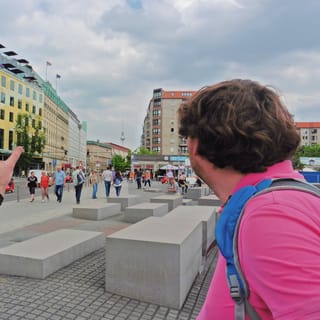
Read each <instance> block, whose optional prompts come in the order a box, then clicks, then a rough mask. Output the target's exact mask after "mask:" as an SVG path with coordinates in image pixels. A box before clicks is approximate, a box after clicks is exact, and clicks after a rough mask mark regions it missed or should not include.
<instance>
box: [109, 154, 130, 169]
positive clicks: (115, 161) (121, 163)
mask: <svg viewBox="0 0 320 320" xmlns="http://www.w3.org/2000/svg"><path fill="white" fill-rule="evenodd" d="M112 166H113V168H114V169H115V170H116V171H121V172H124V171H126V170H127V169H129V168H130V163H129V162H128V159H127V157H121V156H120V155H119V154H115V155H114V156H113V157H112Z"/></svg>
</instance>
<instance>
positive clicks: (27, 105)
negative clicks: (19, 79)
mask: <svg viewBox="0 0 320 320" xmlns="http://www.w3.org/2000/svg"><path fill="white" fill-rule="evenodd" d="M26 111H29V103H26Z"/></svg>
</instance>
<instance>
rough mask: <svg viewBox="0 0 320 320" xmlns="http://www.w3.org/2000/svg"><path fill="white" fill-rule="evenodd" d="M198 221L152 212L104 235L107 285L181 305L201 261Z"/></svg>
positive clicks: (140, 297) (136, 296)
mask: <svg viewBox="0 0 320 320" xmlns="http://www.w3.org/2000/svg"><path fill="white" fill-rule="evenodd" d="M201 246H202V226H201V222H196V221H195V220H184V221H181V223H179V225H177V224H173V223H171V222H170V221H169V220H164V218H155V217H150V218H147V219H145V220H142V221H140V222H138V223H136V224H133V225H131V226H130V227H128V228H126V229H123V230H121V231H118V232H115V233H113V234H112V235H110V236H108V237H107V241H106V282H105V284H106V291H110V292H113V293H116V294H120V295H124V296H127V297H130V298H134V299H138V300H143V301H147V302H151V303H155V304H159V305H163V306H167V307H171V308H177V309H179V308H181V306H182V305H183V302H184V300H185V298H186V296H187V294H188V292H189V290H190V288H191V286H192V283H193V281H194V279H195V277H196V275H197V274H198V271H199V269H200V267H201Z"/></svg>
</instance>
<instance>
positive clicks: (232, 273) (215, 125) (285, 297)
mask: <svg viewBox="0 0 320 320" xmlns="http://www.w3.org/2000/svg"><path fill="white" fill-rule="evenodd" d="M178 114H179V120H180V127H179V133H180V135H181V136H183V137H187V146H188V152H189V156H190V162H191V166H192V168H193V169H194V171H195V172H196V174H197V175H198V176H199V177H200V178H201V179H202V180H203V181H204V182H205V183H207V184H208V186H209V187H210V188H211V189H212V190H213V191H214V193H215V194H216V195H217V196H218V197H219V199H220V200H221V202H222V203H223V205H222V207H221V209H220V216H219V218H218V221H217V225H216V230H215V232H216V240H217V243H218V247H219V256H218V261H217V265H216V269H215V272H214V275H213V278H212V280H211V284H210V287H209V290H208V293H207V297H206V300H205V302H204V305H203V307H202V309H201V311H200V314H199V315H198V318H197V319H198V320H211V319H219V320H220V319H223V320H229V319H230V320H231V319H237V320H238V319H263V320H271V319H277V320H298V319H299V320H302V319H303V320H316V319H320V267H319V266H320V198H319V192H318V191H317V190H313V191H312V192H305V190H303V189H304V187H303V188H300V187H297V186H296V185H297V184H301V185H303V186H305V185H306V186H307V187H308V188H309V187H310V188H311V187H312V186H310V185H308V184H306V183H305V182H304V179H303V176H302V175H301V174H300V173H299V172H297V171H295V170H294V169H293V167H292V162H291V158H292V157H293V155H294V154H295V152H296V149H297V147H298V146H299V144H300V136H299V134H298V132H297V129H296V127H295V124H294V121H293V117H292V115H291V114H290V113H289V111H288V110H287V108H286V107H285V106H284V105H283V102H282V98H281V97H280V95H279V94H278V93H277V92H276V90H274V89H273V88H271V87H267V86H264V85H261V84H259V83H258V82H255V81H251V80H241V79H235V80H229V81H223V82H220V83H218V84H215V85H212V86H208V87H205V88H203V89H201V90H199V91H198V93H197V94H195V95H194V96H193V97H192V98H190V99H189V100H186V101H185V102H183V104H182V105H181V106H180V108H179V111H178ZM277 179H282V180H283V179H285V180H283V181H285V186H284V187H283V186H282V187H281V186H280V187H279V186H278V187H272V185H273V183H274V180H277ZM290 181H291V182H293V185H292V186H289V187H288V186H286V184H289V182H290ZM275 183H276V182H275ZM312 188H313V187H312ZM313 189H314V188H313ZM240 212H242V213H241V220H239V221H238V220H237V219H238V217H235V213H239V215H240ZM212 232H213V231H212Z"/></svg>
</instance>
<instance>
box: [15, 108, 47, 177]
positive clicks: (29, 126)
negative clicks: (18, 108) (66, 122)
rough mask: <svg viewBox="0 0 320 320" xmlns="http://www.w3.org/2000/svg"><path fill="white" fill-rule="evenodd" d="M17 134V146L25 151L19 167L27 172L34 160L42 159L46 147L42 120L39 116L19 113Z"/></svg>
mask: <svg viewBox="0 0 320 320" xmlns="http://www.w3.org/2000/svg"><path fill="white" fill-rule="evenodd" d="M15 132H16V144H17V146H22V147H23V149H24V152H23V154H22V155H21V157H20V159H19V162H18V165H19V166H20V167H22V168H23V169H24V170H25V172H27V169H28V168H29V167H30V164H31V162H32V159H33V158H35V157H40V156H41V154H42V151H43V149H44V147H45V142H46V140H45V133H44V129H43V127H42V122H41V118H40V117H39V116H36V117H33V116H32V115H31V114H28V113H19V114H18V116H17V120H16V125H15Z"/></svg>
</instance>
